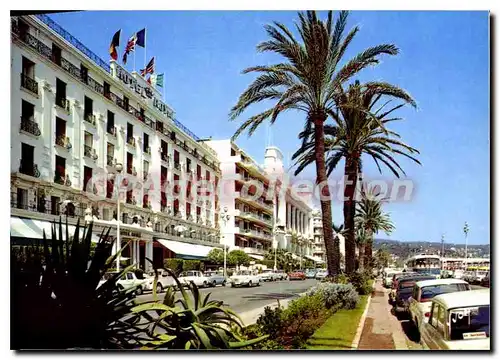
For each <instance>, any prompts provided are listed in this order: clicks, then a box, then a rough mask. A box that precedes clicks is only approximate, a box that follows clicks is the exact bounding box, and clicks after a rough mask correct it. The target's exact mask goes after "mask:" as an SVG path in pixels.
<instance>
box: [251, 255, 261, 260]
mask: <svg viewBox="0 0 500 360" xmlns="http://www.w3.org/2000/svg"><path fill="white" fill-rule="evenodd" d="M248 256H250V257H251V258H252V259H255V260H264V256H262V255H255V254H248Z"/></svg>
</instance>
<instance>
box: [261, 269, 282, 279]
mask: <svg viewBox="0 0 500 360" xmlns="http://www.w3.org/2000/svg"><path fill="white" fill-rule="evenodd" d="M259 276H260V280H261V281H277V280H278V279H279V278H280V275H279V274H278V273H275V272H274V271H273V270H271V269H267V270H262V272H261V273H260V274H259Z"/></svg>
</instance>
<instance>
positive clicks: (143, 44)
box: [136, 28, 146, 47]
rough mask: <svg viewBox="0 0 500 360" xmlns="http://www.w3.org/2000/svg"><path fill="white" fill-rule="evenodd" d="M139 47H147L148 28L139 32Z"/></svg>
mask: <svg viewBox="0 0 500 360" xmlns="http://www.w3.org/2000/svg"><path fill="white" fill-rule="evenodd" d="M136 35H137V42H136V43H137V46H140V47H146V28H144V29H142V30H141V31H139V32H138V33H137V34H136Z"/></svg>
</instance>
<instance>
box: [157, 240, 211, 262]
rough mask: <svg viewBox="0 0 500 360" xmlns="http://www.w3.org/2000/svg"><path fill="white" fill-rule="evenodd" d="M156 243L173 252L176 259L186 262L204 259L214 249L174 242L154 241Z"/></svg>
mask: <svg viewBox="0 0 500 360" xmlns="http://www.w3.org/2000/svg"><path fill="white" fill-rule="evenodd" d="M156 241H158V242H159V243H160V244H161V245H163V246H165V247H166V248H167V249H169V250H170V251H172V252H174V253H175V255H176V257H178V258H181V259H186V260H190V259H193V260H199V259H205V258H206V257H207V255H208V253H209V252H210V250H212V249H214V248H213V247H212V246H205V245H197V244H189V243H184V242H180V241H174V240H166V239H156Z"/></svg>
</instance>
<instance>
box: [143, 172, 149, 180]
mask: <svg viewBox="0 0 500 360" xmlns="http://www.w3.org/2000/svg"><path fill="white" fill-rule="evenodd" d="M148 176H149V171H143V172H142V178H143V179H144V180H147V179H148Z"/></svg>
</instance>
